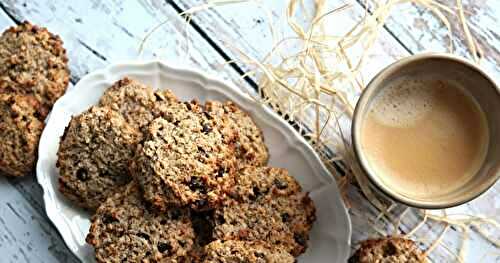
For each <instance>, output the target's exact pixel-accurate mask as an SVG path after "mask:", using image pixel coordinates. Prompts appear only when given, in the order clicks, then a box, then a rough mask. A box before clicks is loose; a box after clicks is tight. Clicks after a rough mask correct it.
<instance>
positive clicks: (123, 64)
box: [36, 60, 352, 261]
mask: <svg viewBox="0 0 500 263" xmlns="http://www.w3.org/2000/svg"><path fill="white" fill-rule="evenodd" d="M154 64H156V65H157V68H156V70H158V71H159V72H158V73H159V74H165V72H163V71H162V68H163V69H166V70H167V71H170V72H171V73H172V72H174V73H179V74H180V75H183V77H185V76H190V77H193V78H194V80H196V81H197V82H199V83H200V84H201V85H202V86H203V87H204V88H205V89H207V90H211V91H214V92H218V93H222V94H224V95H225V96H227V97H229V98H230V99H231V100H234V101H235V102H236V103H237V104H239V105H241V104H243V105H244V106H243V107H244V108H245V110H246V111H250V112H251V113H252V115H253V116H255V117H256V118H259V119H260V121H262V122H265V123H266V124H267V125H269V126H272V127H274V128H276V129H277V130H279V131H280V132H281V133H282V134H284V135H285V139H286V141H287V142H288V143H289V144H290V147H293V148H295V149H296V150H298V151H300V152H305V154H303V156H305V157H306V159H307V162H308V163H312V164H314V163H315V164H316V165H317V167H318V169H319V170H320V173H321V176H322V178H323V180H324V181H325V182H328V183H333V182H334V181H333V178H332V177H331V176H330V175H329V173H328V170H327V168H326V167H325V165H324V164H323V162H322V161H321V160H320V158H319V157H318V155H317V154H316V152H315V151H314V150H313V148H312V147H311V146H310V145H309V143H307V142H306V141H305V139H304V138H303V137H302V136H300V135H299V134H297V132H296V131H295V130H294V129H293V128H292V127H291V126H290V125H289V124H288V123H287V122H285V121H284V120H283V119H282V118H281V117H280V116H279V115H278V114H277V113H275V112H274V111H272V110H271V109H270V108H269V107H267V106H265V107H262V106H260V105H259V103H258V102H256V101H255V100H253V99H252V98H251V97H250V96H249V95H248V94H245V93H243V92H242V91H241V90H240V89H238V88H237V87H236V86H235V84H233V83H230V82H228V81H226V80H223V79H221V78H219V77H217V76H214V75H213V74H209V73H206V72H203V71H201V70H199V69H196V68H192V67H184V66H177V65H176V66H174V65H172V64H170V63H168V62H164V61H160V60H139V61H138V60H132V61H131V60H126V61H120V62H117V63H113V64H110V65H107V66H105V67H104V68H102V69H98V70H95V71H93V72H91V73H88V74H87V75H85V76H84V77H82V78H81V79H80V80H79V81H78V82H77V83H76V84H75V85H74V86H73V87H70V88H68V90H67V91H66V93H65V94H64V95H63V96H62V97H61V98H59V99H58V100H57V101H56V103H55V104H54V106H53V108H52V111H51V113H50V114H49V116H48V117H47V119H46V127H48V126H50V124H51V121H55V120H54V118H53V114H54V112H57V111H58V110H62V109H63V106H64V105H65V104H64V103H65V102H66V101H67V100H70V99H71V98H72V97H71V96H70V95H71V94H72V93H73V92H75V90H77V89H79V88H81V86H85V85H89V84H91V83H92V82H96V81H98V80H99V78H100V77H101V78H103V79H104V80H110V78H109V76H110V75H113V73H112V70H113V69H120V68H125V69H126V68H127V67H129V68H134V67H135V68H140V67H148V66H150V65H154ZM191 80H193V79H191ZM90 86H91V85H90ZM207 87H210V88H207ZM46 131H47V129H44V131H43V133H42V136H41V138H40V144H39V151H38V154H39V159H38V161H37V165H36V178H37V181H38V184H39V185H40V186H41V187H42V190H43V201H44V204H45V212H46V213H47V217H48V218H49V219H50V220H51V221H52V223H53V224H54V226H55V227H56V229H57V230H58V231H59V233H60V235H61V237H62V238H63V240H64V242H65V244H66V245H67V246H68V249H69V250H70V251H71V252H72V253H73V254H74V255H75V256H76V257H77V258H78V259H80V260H82V256H81V255H79V254H78V252H77V251H76V247H78V246H79V245H78V244H76V242H75V241H74V239H73V237H72V234H71V232H72V231H71V227H70V224H71V223H69V222H67V220H66V219H65V217H64V216H63V215H62V214H61V213H59V212H58V211H59V210H58V209H57V208H56V202H58V200H57V199H56V198H55V196H54V194H55V192H54V191H53V190H54V189H49V188H48V186H50V182H49V180H50V177H49V176H50V175H46V174H45V172H44V170H43V162H42V161H41V160H45V158H43V153H42V151H43V149H45V144H46V143H50V142H46V140H48V139H47V137H48V136H49V135H47V132H48V131H47V132H46ZM283 131H285V132H283ZM334 189H335V190H336V191H334V193H332V194H334V195H335V196H334V198H335V199H338V200H339V201H340V205H341V207H342V208H343V209H342V219H343V220H344V221H345V222H346V224H347V230H346V236H345V238H346V240H345V242H346V243H345V245H346V251H345V252H344V255H343V256H340V257H341V258H342V259H343V260H344V261H346V260H347V258H348V256H349V248H350V243H351V242H350V239H351V235H352V225H351V220H350V217H349V213H348V211H347V208H346V207H345V205H344V203H343V202H342V200H341V196H340V193H339V191H338V188H337V186H336V185H334Z"/></svg>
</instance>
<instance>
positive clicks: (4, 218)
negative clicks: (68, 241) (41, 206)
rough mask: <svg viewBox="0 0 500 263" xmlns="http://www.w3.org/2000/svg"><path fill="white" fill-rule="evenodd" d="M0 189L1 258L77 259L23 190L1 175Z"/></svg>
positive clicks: (10, 260) (72, 260) (65, 260)
mask: <svg viewBox="0 0 500 263" xmlns="http://www.w3.org/2000/svg"><path fill="white" fill-rule="evenodd" d="M26 179H27V180H31V179H29V178H26ZM37 192H40V190H39V189H38V191H37ZM0 193H2V200H1V202H0V252H1V254H2V256H1V259H0V261H1V262H78V260H77V259H76V258H75V257H74V256H73V254H72V253H71V252H70V251H69V250H68V249H67V248H66V246H65V245H64V243H63V241H62V239H61V238H60V236H59V234H58V233H57V231H56V230H55V229H54V227H53V226H52V225H51V223H50V222H49V221H48V220H47V217H46V216H45V213H44V211H42V213H40V211H38V209H34V208H33V207H32V206H31V204H30V202H28V201H27V200H26V196H24V193H22V192H20V191H17V188H16V187H12V184H11V183H10V182H8V181H7V180H6V179H5V178H2V177H0Z"/></svg>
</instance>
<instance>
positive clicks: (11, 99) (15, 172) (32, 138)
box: [0, 94, 44, 176]
mask: <svg viewBox="0 0 500 263" xmlns="http://www.w3.org/2000/svg"><path fill="white" fill-rule="evenodd" d="M39 109H40V103H39V102H38V101H37V100H36V99H35V98H34V97H33V96H30V95H16V94H0V141H1V143H0V172H2V173H4V174H6V175H10V176H23V175H26V174H28V173H30V172H31V171H32V170H33V168H34V166H35V162H36V159H37V156H38V153H37V151H38V141H39V140H40V135H41V134H42V130H43V127H44V124H43V121H41V120H39V117H40V113H39V112H38V110H39Z"/></svg>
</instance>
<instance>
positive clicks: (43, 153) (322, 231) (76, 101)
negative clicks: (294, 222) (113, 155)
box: [36, 61, 351, 263]
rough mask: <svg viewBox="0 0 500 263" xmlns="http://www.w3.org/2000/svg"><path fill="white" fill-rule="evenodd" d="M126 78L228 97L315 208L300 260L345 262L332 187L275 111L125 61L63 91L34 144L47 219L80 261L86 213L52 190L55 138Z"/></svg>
mask: <svg viewBox="0 0 500 263" xmlns="http://www.w3.org/2000/svg"><path fill="white" fill-rule="evenodd" d="M124 76H129V77H131V78H134V79H137V80H139V81H141V82H143V83H145V84H148V85H150V86H152V87H153V88H155V89H162V88H169V89H171V90H173V91H174V93H175V94H176V95H177V96H178V97H179V98H180V99H183V100H191V99H198V100H199V101H201V102H204V101H205V100H208V99H212V100H213V99H216V100H232V101H234V102H235V103H236V104H238V105H239V106H240V107H241V108H243V109H244V110H246V111H248V112H249V113H250V114H251V115H252V117H253V118H254V119H255V121H256V122H257V124H258V125H259V126H260V127H261V128H262V130H263V131H264V137H265V141H266V144H267V146H268V148H269V152H270V160H269V165H270V166H275V167H283V168H286V169H288V170H289V171H290V173H291V174H292V175H293V176H294V177H295V178H296V179H297V180H298V181H299V182H300V183H301V185H302V186H303V188H304V190H305V191H310V192H311V193H310V195H311V198H312V199H313V200H314V202H315V205H316V208H317V218H318V219H317V221H316V223H315V224H314V227H313V230H312V232H311V236H310V243H309V249H308V250H307V252H306V253H305V254H304V255H302V256H301V257H300V258H299V261H300V262H318V263H320V262H329V263H331V262H346V259H347V257H348V254H349V249H350V238H351V224H350V219H349V216H348V214H347V210H346V208H345V207H344V205H343V203H342V201H341V197H340V194H339V191H338V189H337V186H336V185H335V183H334V181H333V179H332V177H331V176H330V175H329V173H328V172H327V170H326V168H325V167H324V166H323V164H322V163H321V161H320V160H319V158H318V156H317V155H316V153H315V152H314V151H313V149H312V148H311V147H310V146H309V145H308V144H307V142H306V141H305V140H304V139H303V138H302V137H301V136H300V135H298V134H297V133H296V132H295V131H294V130H293V128H292V127H290V125H288V124H287V123H286V122H284V121H283V120H282V119H281V118H280V117H279V116H278V115H277V114H275V113H274V112H273V111H271V110H270V109H268V108H267V107H262V106H261V105H259V104H258V103H257V102H255V101H254V100H252V99H251V98H250V97H249V96H248V95H245V94H243V93H242V92H241V91H239V90H238V89H237V88H236V87H234V86H233V85H231V84H229V83H227V82H224V81H221V80H218V79H216V78H214V77H209V76H207V75H206V74H204V73H202V72H199V71H196V70H192V69H181V68H177V67H173V66H169V65H167V64H165V63H163V62H159V61H147V62H126V63H119V64H115V65H112V66H109V67H107V68H105V69H103V70H98V71H96V72H93V73H90V74H88V75H87V76H85V77H84V78H82V79H81V80H80V81H79V82H78V83H77V84H76V85H75V86H74V87H73V88H71V89H69V90H68V91H67V92H66V94H65V95H64V96H62V97H61V98H60V99H59V100H58V101H57V102H56V104H55V105H54V108H53V109H52V112H51V114H50V116H49V118H48V120H47V126H46V127H45V130H44V131H43V134H42V137H41V139H40V146H39V159H38V163H37V167H36V172H37V179H38V182H39V183H40V185H41V186H42V188H43V190H44V195H43V198H44V201H45V209H46V212H47V215H48V217H49V218H50V219H51V220H52V222H53V223H54V225H55V226H56V227H57V229H58V230H59V232H60V233H61V235H62V237H63V239H64V241H65V242H66V244H67V245H68V248H69V249H70V250H71V251H72V252H73V253H74V254H75V255H76V256H77V257H78V258H79V259H81V260H82V261H83V262H94V252H93V250H92V248H91V247H90V246H88V245H87V244H86V243H85V236H86V234H87V231H88V228H89V225H90V222H89V218H90V215H89V214H88V213H85V212H84V211H82V210H81V209H78V208H76V207H74V206H72V205H71V204H70V203H68V202H67V201H66V200H65V199H64V197H63V196H62V195H61V194H60V193H59V192H58V190H57V178H58V170H57V168H56V166H55V164H56V160H57V156H56V153H57V149H58V147H59V140H60V136H61V135H62V134H63V132H64V128H65V127H66V126H67V125H68V123H69V121H70V119H71V116H72V115H76V114H78V113H80V112H82V111H84V110H86V109H88V108H89V107H90V106H91V105H94V104H96V103H97V101H98V100H99V98H100V96H101V95H102V93H103V92H104V90H106V88H108V87H109V86H111V84H112V83H114V82H115V81H116V80H118V79H120V78H122V77H124Z"/></svg>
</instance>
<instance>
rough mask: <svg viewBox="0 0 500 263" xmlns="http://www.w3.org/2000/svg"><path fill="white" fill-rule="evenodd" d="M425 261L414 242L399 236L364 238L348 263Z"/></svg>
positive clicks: (416, 262)
mask: <svg viewBox="0 0 500 263" xmlns="http://www.w3.org/2000/svg"><path fill="white" fill-rule="evenodd" d="M400 262H406V263H422V262H427V261H426V259H425V256H424V255H423V253H422V251H421V250H420V249H419V248H418V247H417V245H416V244H415V242H413V241H412V240H409V239H404V238H399V237H387V238H382V239H371V240H365V241H363V242H362V243H361V247H360V248H359V249H358V250H357V251H356V252H355V253H354V255H353V256H352V257H351V258H350V259H349V263H400Z"/></svg>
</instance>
